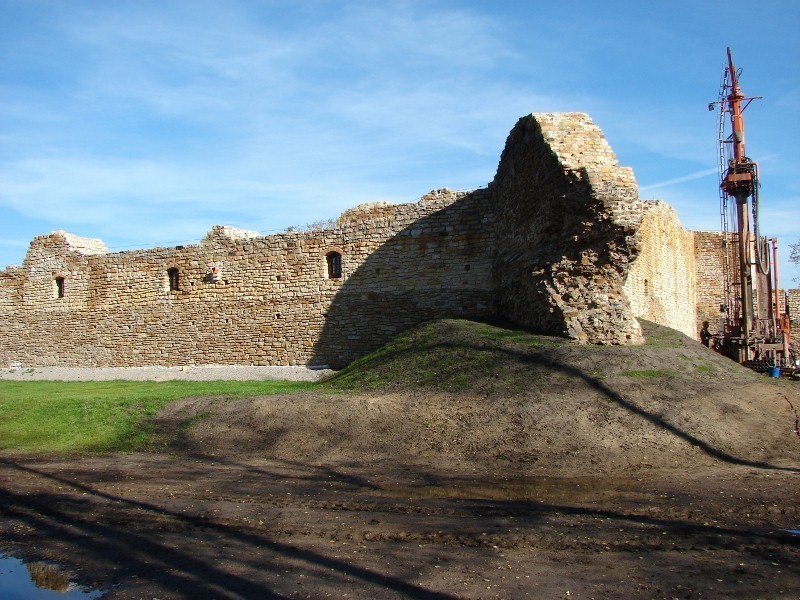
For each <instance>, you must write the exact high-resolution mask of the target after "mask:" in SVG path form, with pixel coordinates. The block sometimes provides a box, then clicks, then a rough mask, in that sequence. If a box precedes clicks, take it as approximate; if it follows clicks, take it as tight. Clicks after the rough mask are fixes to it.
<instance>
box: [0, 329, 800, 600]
mask: <svg viewBox="0 0 800 600" xmlns="http://www.w3.org/2000/svg"><path fill="white" fill-rule="evenodd" d="M498 332H499V333H498ZM650 333H651V334H653V340H654V341H653V343H651V344H650V345H649V346H648V347H644V348H639V349H630V348H628V349H585V348H584V349H581V348H575V347H573V346H569V345H563V346H557V345H552V344H551V345H547V344H545V343H544V342H543V341H542V340H540V339H538V338H537V339H534V338H530V339H529V338H527V337H525V336H524V335H522V334H517V333H513V332H512V333H508V334H507V333H504V332H502V331H500V330H495V329H486V326H484V325H474V324H473V325H464V324H458V323H455V324H454V323H444V324H438V325H435V326H434V329H433V330H431V329H430V328H429V329H426V330H424V331H421V332H417V334H415V335H416V336H417V337H413V336H412V339H410V340H406V341H407V342H408V343H407V346H408V348H413V349H414V354H413V355H407V356H406V355H404V354H403V353H404V350H403V348H402V347H395V348H391V349H389V351H387V352H385V353H384V354H383V355H382V356H383V357H384V358H385V357H387V356H388V357H390V358H389V359H386V360H388V361H390V362H386V360H384V359H381V360H383V362H380V361H378V362H374V364H369V365H362V366H361V367H360V368H361V369H362V372H361V374H362V375H363V373H365V372H368V374H369V380H370V381H376V380H377V379H380V382H379V383H380V385H377V386H376V387H375V389H374V390H373V391H369V390H365V389H363V386H362V389H361V391H358V392H355V391H345V392H343V391H341V389H336V388H335V386H334V387H333V388H328V389H324V388H323V389H321V390H320V391H318V392H314V393H304V394H293V395H287V396H270V397H261V398H248V399H241V400H225V399H219V398H195V399H189V400H184V401H181V402H177V403H173V404H171V405H169V406H168V407H167V408H166V409H165V410H164V411H162V412H161V414H159V415H158V416H157V418H156V419H155V420H154V421H153V426H154V427H155V436H154V438H153V442H152V444H151V447H150V448H149V449H148V450H147V451H145V452H140V453H136V454H115V455H103V456H98V455H90V456H73V457H54V456H31V455H19V454H10V453H5V454H2V455H0V549H3V548H6V549H13V550H14V551H15V553H17V554H20V555H23V556H25V557H26V558H27V559H30V560H50V561H55V562H58V563H60V564H62V565H65V566H66V567H67V568H68V569H69V570H71V571H72V572H73V573H74V575H75V577H76V578H77V580H78V581H80V582H81V583H83V584H86V585H91V586H94V587H95V588H96V589H100V590H103V591H105V597H107V598H147V599H151V598H160V599H169V598H270V597H287V598H288V597H299V598H327V597H330V598H343V597H352V598H526V597H528V598H731V597H735V598H741V599H747V598H800V536H798V535H795V534H792V533H790V532H788V531H787V530H791V529H797V528H798V527H800V437H798V433H797V432H796V431H795V430H794V429H795V428H796V427H797V408H799V407H800V387H798V386H800V383H798V382H789V381H770V380H769V379H767V378H764V377H760V376H757V375H754V374H753V373H751V372H749V371H746V370H744V369H741V368H740V367H738V366H737V365H734V364H733V363H730V361H727V362H726V359H723V358H721V357H719V356H717V355H715V354H714V353H713V352H711V351H709V350H707V349H705V348H702V347H701V346H699V344H697V343H696V342H692V341H691V340H687V339H684V338H681V339H678V338H676V337H674V336H672V337H669V335H672V334H664V332H663V331H662V332H661V334H663V335H661V334H659V331H656V330H652V331H651V332H650ZM659 335H661V337H659ZM665 335H666V336H667V337H664V336H665ZM426 340H427V341H426ZM548 343H549V342H548ZM426 344H427V345H426ZM425 348H428V349H431V351H430V352H428V353H427V354H426V353H425ZM442 348H445V349H446V351H445V350H442ZM404 356H405V358H404ZM410 360H414V361H416V362H415V363H410V362H407V361H410ZM398 361H400V362H398ZM403 361H406V362H403ZM379 363H380V364H379ZM398 365H399V367H401V368H398ZM364 369H368V371H365V370H364ZM432 369H433V370H432ZM465 370H466V371H470V372H472V373H473V375H472V377H473V379H471V380H469V381H466V382H465V381H464V380H463V373H464V372H465ZM478 371H480V372H478ZM395 372H396V373H400V374H401V375H400V379H399V380H398V381H400V380H402V381H401V383H397V382H395V383H394V384H393V383H392V380H391V377H392V373H395ZM425 377H428V378H429V379H430V381H427V380H423V379H424V378H425ZM345 382H346V383H347V382H349V383H348V385H350V384H352V380H349V379H347V378H345ZM431 382H433V383H431ZM353 385H355V384H353ZM459 386H460V387H461V388H463V389H453V388H456V387H459Z"/></svg>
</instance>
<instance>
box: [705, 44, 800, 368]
mask: <svg viewBox="0 0 800 600" xmlns="http://www.w3.org/2000/svg"><path fill="white" fill-rule="evenodd" d="M727 58H728V61H727V65H726V66H725V68H724V69H723V75H722V84H721V86H720V95H719V100H717V101H716V102H712V103H710V104H709V110H714V107H715V105H716V106H717V107H718V108H719V132H720V136H719V138H720V139H719V143H720V152H719V159H720V160H719V163H720V164H719V172H720V217H721V224H722V246H723V254H724V260H723V265H724V266H723V269H724V271H725V272H724V273H723V286H724V289H723V290H722V297H723V298H724V301H723V303H722V304H721V306H720V311H721V313H722V314H723V319H722V329H721V331H720V334H719V336H718V346H719V349H720V350H721V351H722V352H723V353H725V354H727V355H728V356H730V357H731V358H733V359H734V360H737V361H738V362H740V363H742V364H745V365H747V366H750V367H753V368H756V369H757V370H767V369H768V368H770V367H781V366H785V365H788V358H789V357H788V347H789V339H788V335H789V332H788V331H784V327H782V323H781V321H782V319H781V316H780V308H781V307H780V302H779V295H778V279H777V268H776V265H777V240H776V239H775V238H771V239H770V240H767V239H766V238H762V237H761V235H760V232H759V224H758V192H759V187H760V185H759V173H758V164H757V163H756V162H755V161H753V160H751V159H750V158H748V156H747V152H746V146H745V121H744V111H745V109H746V108H747V107H748V106H749V104H750V102H752V101H753V100H755V99H756V98H760V96H756V97H749V98H748V97H746V96H745V95H744V94H743V93H742V90H741V86H740V84H739V76H740V71H739V70H737V69H736V66H735V65H734V62H733V55H732V53H731V49H730V48H728V56H727ZM726 117H727V118H726ZM726 132H729V134H728V135H725V133H726ZM770 243H771V246H772V248H771V250H772V252H770ZM784 321H785V319H784Z"/></svg>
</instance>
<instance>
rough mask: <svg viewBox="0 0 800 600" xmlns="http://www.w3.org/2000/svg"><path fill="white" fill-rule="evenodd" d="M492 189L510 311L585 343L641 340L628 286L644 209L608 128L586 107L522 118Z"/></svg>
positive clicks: (499, 275)
mask: <svg viewBox="0 0 800 600" xmlns="http://www.w3.org/2000/svg"><path fill="white" fill-rule="evenodd" d="M492 191H493V194H494V198H495V204H496V207H497V209H496V210H497V236H496V243H497V248H498V253H497V256H496V260H495V282H496V286H497V290H498V310H499V312H500V314H501V315H503V316H506V317H508V318H510V319H511V320H513V321H515V322H517V323H520V324H522V325H525V326H528V327H531V328H534V329H537V330H539V331H544V332H548V333H551V334H555V335H565V336H567V337H570V338H572V339H575V340H577V341H579V342H584V343H599V344H629V343H641V342H642V341H643V337H642V333H641V328H640V327H639V324H638V322H637V321H636V319H635V318H634V316H633V313H632V311H631V307H630V304H629V302H628V300H627V298H626V296H625V293H624V292H623V289H622V287H623V283H624V281H625V277H626V275H627V272H628V269H629V266H630V262H631V261H632V260H633V258H634V257H635V256H636V253H637V252H638V245H637V238H636V235H635V233H636V228H637V227H638V225H639V222H640V220H641V216H642V206H641V203H640V202H639V201H638V193H637V187H636V182H635V180H634V177H633V172H632V171H631V169H629V168H626V167H620V166H619V165H618V164H617V160H616V158H615V156H614V154H613V152H612V151H611V149H610V147H609V146H608V143H607V142H606V140H605V137H604V136H603V134H602V132H601V131H600V129H599V127H597V126H596V125H595V124H594V123H592V121H591V120H590V119H589V117H588V116H587V115H584V114H579V113H569V114H534V115H529V116H527V117H524V118H522V119H520V120H519V121H518V122H517V124H516V126H515V127H514V129H513V130H512V131H511V134H510V135H509V137H508V141H507V142H506V147H505V150H504V151H503V155H502V157H501V160H500V166H499V167H498V170H497V175H496V177H495V179H494V182H493V184H492Z"/></svg>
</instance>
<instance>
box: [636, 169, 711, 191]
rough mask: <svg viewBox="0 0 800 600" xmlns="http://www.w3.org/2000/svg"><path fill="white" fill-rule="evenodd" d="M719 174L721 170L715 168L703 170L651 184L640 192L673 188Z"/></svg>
mask: <svg viewBox="0 0 800 600" xmlns="http://www.w3.org/2000/svg"><path fill="white" fill-rule="evenodd" d="M717 173H719V170H718V169H717V168H716V167H714V168H713V169H703V170H701V171H695V172H694V173H689V174H688V175H683V176H681V177H674V178H672V179H667V180H665V181H659V182H657V183H651V184H648V185H643V186H640V187H639V192H650V191H652V190H657V189H661V188H666V187H671V186H673V185H678V184H680V183H686V182H687V181H694V180H696V179H703V178H704V177H708V176H709V175H716V174H717Z"/></svg>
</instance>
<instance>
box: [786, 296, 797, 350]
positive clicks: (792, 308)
mask: <svg viewBox="0 0 800 600" xmlns="http://www.w3.org/2000/svg"><path fill="white" fill-rule="evenodd" d="M786 307H787V308H788V309H789V316H790V317H791V320H792V338H793V339H795V340H800V288H795V289H792V290H786ZM799 346H800V344H799Z"/></svg>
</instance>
